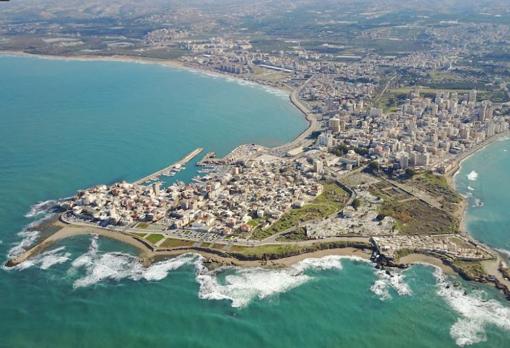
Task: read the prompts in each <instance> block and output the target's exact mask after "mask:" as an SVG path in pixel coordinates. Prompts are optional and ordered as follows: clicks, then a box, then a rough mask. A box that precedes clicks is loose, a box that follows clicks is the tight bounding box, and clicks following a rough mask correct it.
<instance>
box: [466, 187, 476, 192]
mask: <svg viewBox="0 0 510 348" xmlns="http://www.w3.org/2000/svg"><path fill="white" fill-rule="evenodd" d="M467 189H468V190H469V191H474V190H475V189H474V188H472V187H471V186H468V187H467Z"/></svg>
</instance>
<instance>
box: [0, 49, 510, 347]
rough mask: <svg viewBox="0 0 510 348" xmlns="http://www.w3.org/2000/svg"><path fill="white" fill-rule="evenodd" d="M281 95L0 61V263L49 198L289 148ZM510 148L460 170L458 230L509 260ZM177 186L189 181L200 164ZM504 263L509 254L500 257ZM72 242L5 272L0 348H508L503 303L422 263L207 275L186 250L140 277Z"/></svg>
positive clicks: (166, 77)
mask: <svg viewBox="0 0 510 348" xmlns="http://www.w3.org/2000/svg"><path fill="white" fill-rule="evenodd" d="M306 126H307V124H306V122H305V121H304V119H303V117H302V115H301V114H300V113H299V112H298V111H297V110H296V109H295V108H294V107H293V106H292V105H291V104H290V103H289V100H288V95H286V94H285V93H282V92H280V91H277V90H273V89H269V88H264V87H261V86H257V85H253V84H249V83H244V82H239V81H237V80H233V79H225V78H219V77H214V76H208V75H205V74H202V73H198V72H193V71H188V70H183V69H175V68H168V67H164V66H160V65H157V64H138V63H127V62H113V61H74V60H51V59H41V58H36V57H20V56H1V57H0V259H1V261H2V262H4V260H6V259H7V258H8V256H9V255H13V254H16V253H17V252H19V251H20V250H21V249H22V248H23V247H27V246H28V245H29V244H30V243H32V242H33V241H34V240H35V239H36V238H37V233H38V232H37V231H36V230H35V231H34V230H33V228H31V227H33V226H36V225H37V223H38V222H39V221H40V220H43V219H46V218H48V215H49V214H50V213H49V212H48V210H47V208H48V207H49V206H51V205H52V201H53V200H58V199H60V198H63V197H68V196H71V195H73V194H74V193H75V192H76V190H79V189H83V188H87V187H90V186H92V185H96V184H100V183H104V184H110V183H113V182H116V181H120V180H127V181H131V180H135V179H137V178H139V177H142V176H145V175H147V174H149V173H151V172H153V171H155V170H158V169H160V168H162V167H165V166H166V165H168V164H169V163H171V162H173V161H175V160H177V159H179V158H181V157H182V156H183V155H184V154H186V153H187V152H189V151H191V150H193V149H194V148H196V147H204V148H205V150H206V151H215V152H216V153H217V154H218V155H222V154H225V153H228V152H229V151H230V150H232V149H233V148H234V147H235V146H237V145H239V144H244V143H258V144H262V145H267V146H275V145H279V144H283V143H285V142H287V141H289V140H291V139H292V138H294V137H295V136H296V135H298V134H299V133H300V132H301V131H303V130H304V129H305V128H306ZM509 151H510V140H504V141H500V142H496V143H494V144H492V145H490V146H488V147H487V148H485V149H484V150H482V151H480V152H478V153H476V154H475V155H473V156H472V157H470V158H469V159H467V160H466V161H464V162H463V164H462V168H461V170H460V172H459V173H458V175H457V177H456V184H457V187H458V189H459V191H460V192H461V193H462V194H463V195H466V196H467V197H468V199H469V202H470V204H469V209H468V211H467V224H466V228H467V229H468V230H469V232H470V233H472V234H473V236H475V237H476V238H478V239H480V240H481V241H483V242H484V243H487V244H489V245H491V246H492V247H495V248H498V249H501V250H510V235H509V234H508V233H509V231H508V226H510V215H509V214H508V210H509V208H510V200H509V199H508V196H509V193H510V180H508V177H509V176H508V173H509V171H510V167H509V166H510V161H509V157H508V156H510V153H509ZM187 167H188V168H187V169H186V170H184V171H182V172H180V173H179V174H178V175H177V176H176V177H174V178H172V179H171V180H184V181H186V180H191V178H192V177H193V176H195V175H197V173H196V169H194V166H193V163H190V164H189V165H188V166H187ZM502 252H503V251H502ZM135 255H136V254H135V251H134V250H133V249H131V248H130V247H128V246H126V245H123V244H120V243H118V242H115V241H111V240H108V239H103V238H98V237H89V236H82V237H75V238H72V239H68V240H65V241H61V242H59V243H58V244H56V245H54V246H53V247H52V248H50V249H49V250H48V251H46V252H45V253H43V254H42V255H39V256H37V257H35V258H33V259H32V260H30V261H28V262H25V263H23V264H21V265H19V266H17V267H15V268H6V267H5V266H4V267H2V269H0V347H52V348H55V347H293V348H294V347H388V348H389V347H459V346H460V347H462V346H472V347H509V346H510V302H508V301H506V300H505V299H504V298H503V297H502V295H501V294H500V293H499V292H498V291H496V290H495V289H493V288H491V287H488V286H483V285H480V284H475V283H469V282H465V281H462V280H461V279H460V278H458V277H455V276H448V275H445V274H444V273H442V272H441V271H440V270H439V269H436V268H434V267H432V266H429V265H416V266H413V267H410V268H408V269H406V270H402V271H393V272H391V273H390V274H387V273H385V272H382V271H379V270H377V269H375V268H374V266H373V265H372V264H371V263H369V262H367V261H364V260H361V259H356V258H352V257H341V256H329V257H323V258H318V259H306V260H304V261H301V262H299V263H297V264H295V265H293V266H290V267H288V268H284V269H266V268H246V269H244V268H235V267H225V268H220V269H216V270H208V269H207V268H206V267H205V266H204V262H203V259H202V258H201V257H200V256H198V255H195V254H186V255H182V256H179V257H177V258H174V259H170V260H163V261H160V262H158V263H155V264H153V265H152V266H150V267H148V268H144V267H142V266H141V265H140V264H139V263H138V262H137V259H136V257H135Z"/></svg>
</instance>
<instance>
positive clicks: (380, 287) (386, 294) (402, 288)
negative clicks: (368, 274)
mask: <svg viewBox="0 0 510 348" xmlns="http://www.w3.org/2000/svg"><path fill="white" fill-rule="evenodd" d="M374 273H375V275H376V277H377V279H376V281H375V282H374V284H373V285H372V286H371V287H370V290H371V291H372V292H373V293H374V294H375V295H376V296H377V297H378V298H379V299H380V300H381V301H386V300H389V299H391V294H390V289H393V290H395V291H396V293H397V294H398V295H399V296H410V295H412V293H413V292H412V291H411V288H410V287H409V285H407V283H405V281H404V279H405V276H404V273H403V272H394V273H389V272H386V271H385V270H380V269H375V272H374Z"/></svg>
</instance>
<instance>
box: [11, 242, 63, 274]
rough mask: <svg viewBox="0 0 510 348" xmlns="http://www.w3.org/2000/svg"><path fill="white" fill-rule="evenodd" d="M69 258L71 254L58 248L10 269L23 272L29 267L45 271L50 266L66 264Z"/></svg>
mask: <svg viewBox="0 0 510 348" xmlns="http://www.w3.org/2000/svg"><path fill="white" fill-rule="evenodd" d="M70 257H71V253H69V252H65V247H64V246H62V247H59V248H56V249H53V250H49V251H46V252H44V253H42V254H41V255H38V256H36V257H33V258H31V259H29V260H27V261H25V262H22V263H20V264H19V265H16V266H14V267H12V268H11V269H15V270H24V269H27V268H31V267H34V266H36V267H39V268H40V269H43V270H46V269H48V268H50V267H51V266H54V265H57V264H61V263H64V262H67V261H68V260H69V258H70Z"/></svg>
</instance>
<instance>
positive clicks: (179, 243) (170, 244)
mask: <svg viewBox="0 0 510 348" xmlns="http://www.w3.org/2000/svg"><path fill="white" fill-rule="evenodd" d="M193 244H194V242H192V241H190V240H181V239H173V238H167V239H166V240H165V241H164V242H163V243H161V244H160V245H159V248H164V249H166V248H176V247H183V246H192V245H193Z"/></svg>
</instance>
